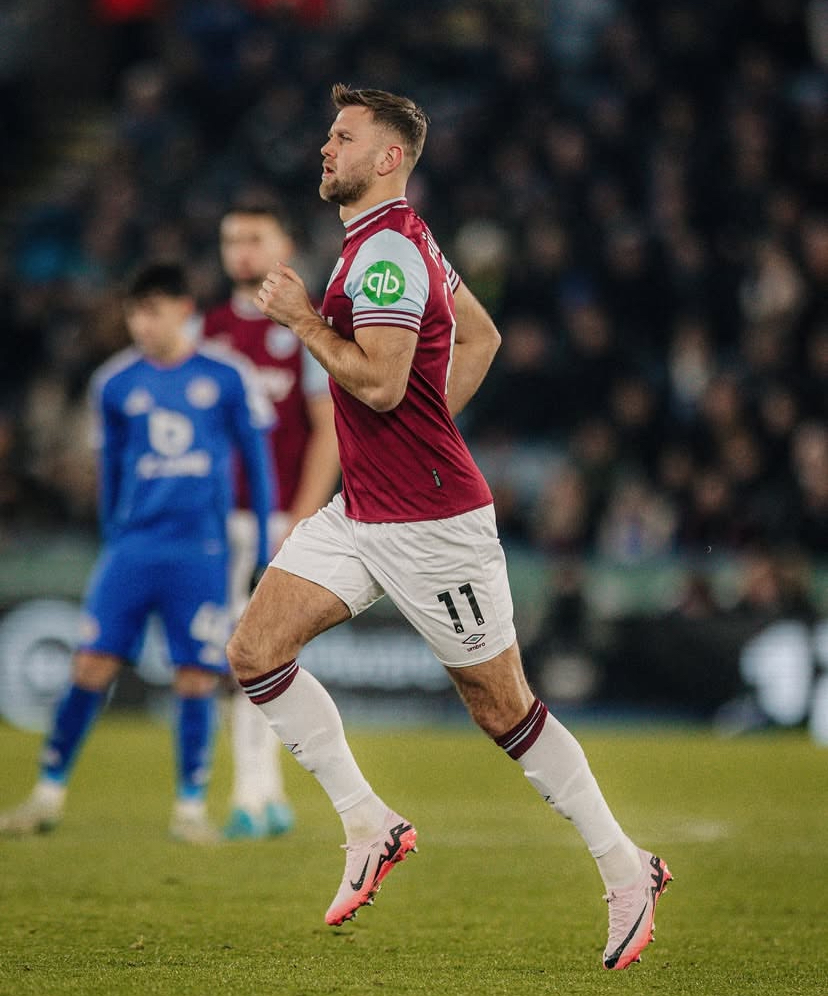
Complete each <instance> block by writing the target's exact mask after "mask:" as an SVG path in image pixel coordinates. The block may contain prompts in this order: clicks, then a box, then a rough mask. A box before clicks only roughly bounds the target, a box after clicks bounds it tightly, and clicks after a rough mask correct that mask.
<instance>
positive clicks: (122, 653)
mask: <svg viewBox="0 0 828 996" xmlns="http://www.w3.org/2000/svg"><path fill="white" fill-rule="evenodd" d="M193 312H194V301H193V298H192V297H191V295H190V293H189V290H188V287H187V282H186V277H185V274H184V271H183V269H182V268H181V267H180V266H178V265H174V264H166V263H154V264H150V265H148V266H146V267H144V268H143V269H142V270H140V271H139V272H138V273H137V274H136V275H135V276H134V278H133V279H132V281H131V283H130V286H129V288H128V290H127V293H126V298H125V314H126V322H127V326H128V328H129V332H130V335H131V337H132V339H133V342H134V344H135V345H134V347H132V348H129V349H126V350H124V351H122V352H121V353H118V354H117V355H116V356H114V357H112V358H111V359H110V360H109V361H107V362H106V363H105V364H104V365H103V366H102V367H101V368H100V369H99V370H98V371H97V372H96V374H95V375H94V377H93V381H92V396H93V401H94V404H95V409H96V415H97V417H98V420H99V423H100V447H101V449H100V461H99V473H100V496H99V517H100V521H101V528H102V532H103V537H104V541H105V546H104V549H103V550H102V552H101V555H100V557H99V559H98V562H97V565H96V567H95V570H94V572H93V575H92V577H91V579H90V582H89V587H88V591H87V595H86V601H85V613H84V621H83V624H82V633H81V636H80V640H79V644H78V648H77V651H76V654H75V658H74V664H73V675H72V683H71V685H70V687H69V688H68V690H67V691H66V693H65V694H64V696H63V698H62V699H61V700H60V702H59V703H58V705H57V708H56V711H55V715H54V720H53V724H52V729H51V731H50V732H49V734H48V736H47V738H46V742H45V745H44V749H43V753H42V756H41V761H40V777H39V779H38V781H37V783H36V785H35V787H34V790H33V792H32V794H31V795H30V796H29V798H28V799H27V800H26V801H25V802H24V803H23V804H22V805H20V806H18V807H17V808H16V809H12V810H10V811H8V812H6V813H2V814H0V832H2V833H5V834H24V835H25V834H32V833H38V832H41V831H44V830H49V829H51V828H52V827H54V826H55V825H56V824H57V823H58V822H59V821H60V819H61V817H62V815H63V809H64V801H65V796H66V786H67V782H68V779H69V775H70V773H71V770H72V767H73V764H74V762H75V760H76V759H77V756H78V753H79V750H80V748H81V746H82V744H83V741H84V739H85V737H86V735H87V733H88V732H89V730H90V728H91V726H92V725H93V723H94V722H95V720H96V718H97V716H98V714H99V712H100V709H101V706H102V705H103V703H104V701H105V699H106V695H107V691H108V689H109V687H110V685H111V684H112V682H113V680H114V679H115V677H116V675H117V673H118V671H119V669H120V667H121V665H122V663H124V662H127V661H133V660H135V658H136V656H137V653H138V652H139V651H140V647H141V641H142V638H143V633H144V629H145V625H146V622H147V618H148V616H149V614H150V613H157V614H158V615H159V616H160V617H161V619H162V621H163V623H164V629H165V631H166V636H167V641H168V644H169V655H170V659H171V661H172V663H173V665H174V667H175V698H176V752H177V784H176V798H175V804H174V807H173V812H172V819H171V822H170V832H171V834H172V835H173V836H174V837H175V838H177V839H179V840H183V841H187V842H190V843H211V842H214V841H218V840H219V839H220V835H219V834H218V832H217V830H216V829H215V828H214V827H213V826H212V825H211V823H210V822H209V820H208V818H207V813H206V805H205V795H206V790H207V784H208V780H209V775H210V766H211V759H212V747H213V738H214V728H215V721H214V712H215V695H216V688H217V684H218V678H219V675H220V674H222V673H223V672H225V671H226V670H227V662H226V660H225V656H224V643H225V641H226V638H227V631H228V624H229V616H228V607H227V576H228V540H227V519H228V515H229V513H230V510H231V508H232V495H233V454H234V452H236V451H237V452H238V453H240V454H241V457H242V460H243V463H244V468H245V471H246V475H247V480H248V483H249V486H250V496H251V508H252V510H253V512H254V513H255V517H256V520H257V522H258V535H259V541H258V549H257V553H256V573H258V571H260V570H261V569H263V568H264V567H265V566H266V565H267V563H268V560H269V557H268V549H267V519H268V514H269V512H270V509H271V507H272V487H273V485H272V480H273V476H272V475H273V470H272V466H271V462H270V458H269V455H268V452H267V449H266V445H265V436H266V430H267V429H268V428H269V427H270V425H271V423H272V421H273V408H272V405H271V404H270V402H269V401H268V399H267V398H266V397H265V396H264V394H263V393H262V392H261V390H260V388H259V384H258V381H257V379H256V374H255V370H254V368H253V367H252V365H251V364H249V363H248V361H247V360H246V359H245V358H244V357H241V356H239V355H237V354H233V353H231V352H228V351H227V350H223V349H219V348H216V347H212V346H210V345H203V344H202V345H198V346H196V345H195V344H194V342H193V337H192V334H191V332H190V330H189V328H188V323H189V321H190V319H191V317H192V315H193ZM251 580H252V579H251Z"/></svg>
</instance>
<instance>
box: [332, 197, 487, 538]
mask: <svg viewBox="0 0 828 996" xmlns="http://www.w3.org/2000/svg"><path fill="white" fill-rule="evenodd" d="M459 284H460V278H459V277H458V276H457V274H456V273H455V271H454V269H453V268H452V266H451V265H450V264H449V263H448V261H447V260H446V259H445V258H444V257H443V254H442V252H441V251H440V249H439V248H438V246H437V244H436V242H435V241H434V238H433V236H432V234H431V232H430V231H429V229H428V227H427V226H426V224H425V222H423V220H422V219H421V218H420V217H418V215H417V214H416V213H415V212H414V211H413V210H412V208H411V207H410V206H409V205H408V202H407V201H406V200H405V199H404V198H399V199H396V200H392V201H385V202H384V203H382V204H379V205H377V206H376V207H374V208H371V209H370V210H368V211H366V212H363V213H362V214H361V215H358V216H357V217H355V218H352V219H351V220H350V221H348V222H347V223H346V225H345V241H344V244H343V249H342V255H341V256H340V258H339V260H338V261H337V264H336V266H335V268H334V271H333V274H332V275H331V279H330V281H329V283H328V288H327V291H326V292H325V298H324V300H323V302H322V309H321V312H322V315H323V317H324V318H325V320H326V321H328V322H329V324H330V325H331V326H332V327H333V329H334V330H335V331H336V332H337V333H338V334H339V335H341V336H342V337H343V338H345V339H353V338H354V334H355V332H358V331H359V329H361V328H368V327H372V326H396V327H399V328H405V329H410V330H411V331H412V332H413V333H415V334H416V335H417V339H418V341H417V348H416V351H415V353H414V360H413V363H412V367H411V374H410V377H409V380H408V386H407V388H406V392H405V396H404V397H403V399H402V401H401V402H400V404H399V405H398V406H397V407H396V408H394V409H393V410H392V411H389V412H375V411H374V410H373V409H372V408H370V407H369V406H368V405H366V404H364V403H363V402H361V401H359V400H358V399H357V398H355V397H354V396H353V395H351V394H349V393H348V392H347V391H346V390H344V388H342V387H340V386H339V385H338V384H336V383H335V382H333V381H331V394H332V396H333V400H334V410H335V415H336V428H337V437H338V439H339V456H340V462H341V464H342V482H343V494H344V498H345V508H346V512H347V514H348V515H349V516H350V517H351V518H354V519H358V520H360V521H362V522H417V521H421V520H425V519H442V518H448V517H450V516H454V515H459V514H461V513H462V512H468V511H471V510H472V509H474V508H480V507H482V506H483V505H487V504H489V503H490V502H491V501H492V496H491V493H490V491H489V488H488V486H487V484H486V482H485V480H484V479H483V476H482V474H481V473H480V471H479V469H478V468H477V466H476V464H475V462H474V460H473V459H472V457H471V454H470V453H469V451H468V448H467V446H466V444H465V442H464V441H463V438H462V436H461V435H460V432H459V430H458V429H457V426H456V425H455V424H454V420H453V419H452V417H451V415H450V413H449V410H448V406H447V403H446V389H447V385H448V378H449V374H450V371H451V362H452V352H453V348H454V334H455V311H454V291H455V290H456V288H457V287H458V286H459Z"/></svg>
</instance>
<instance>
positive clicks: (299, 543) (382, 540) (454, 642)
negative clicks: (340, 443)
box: [271, 494, 515, 667]
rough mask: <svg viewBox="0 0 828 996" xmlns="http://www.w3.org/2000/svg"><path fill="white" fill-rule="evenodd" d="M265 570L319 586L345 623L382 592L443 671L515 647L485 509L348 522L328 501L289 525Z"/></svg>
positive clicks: (341, 508)
mask: <svg viewBox="0 0 828 996" xmlns="http://www.w3.org/2000/svg"><path fill="white" fill-rule="evenodd" d="M271 564H272V566H273V567H279V568H281V569H282V570H284V571H288V572H289V573H290V574H296V575H298V576H299V577H301V578H305V579H306V580H308V581H313V582H315V583H316V584H318V585H321V586H322V587H323V588H327V589H328V591H331V592H333V593H334V594H335V595H336V596H337V597H339V598H341V599H342V601H343V602H344V603H345V604H346V605H347V606H348V608H349V609H350V611H351V615H352V616H357V615H359V613H360V612H364V611H365V609H367V608H368V607H369V606H370V605H373V603H374V602H376V601H377V599H379V598H381V597H382V596H383V595H384V594H387V595H388V597H389V598H390V599H391V601H392V602H393V603H394V604H395V605H396V606H397V608H398V609H399V610H400V612H401V613H402V614H403V616H405V618H406V619H407V620H408V621H409V622H410V623H411V625H412V626H413V627H414V628H415V629H416V630H417V632H418V633H420V634H421V635H422V637H423V639H424V640H425V641H426V643H427V644H428V646H429V647H430V648H431V650H432V652H433V653H434V656H435V657H436V658H437V659H438V660H439V661H441V662H442V663H443V664H445V665H446V666H447V667H466V666H468V665H469V664H478V663H480V662H481V661H487V660H491V658H492V657H496V656H497V655H498V654H499V653H501V652H502V651H503V650H506V649H507V648H508V647H510V646H511V645H512V643H514V641H515V627H514V622H513V619H512V616H513V608H512V595H511V592H510V590H509V579H508V576H507V573H506V558H505V557H504V555H503V549H502V547H501V545H500V540H499V539H498V536H497V525H496V522H495V515H494V509H493V507H492V506H491V505H486V506H485V507H483V508H478V509H475V510H474V511H472V512H464V513H463V514H462V515H456V516H453V517H452V518H450V519H433V520H428V521H424V522H357V521H355V520H354V519H349V518H348V517H347V516H346V515H345V502H344V499H343V498H342V495H341V494H337V495H335V496H334V498H333V499H332V501H331V502H330V503H329V504H328V505H326V506H325V507H324V508H322V509H320V510H319V511H318V512H317V513H316V514H315V515H312V516H310V518H308V519H305V520H304V521H302V522H300V523H299V524H298V525H297V526H296V528H295V529H294V530H293V532H292V533H291V534H290V536H289V537H288V538H287V539H286V540H285V542H284V544H283V545H282V547H281V549H280V550H279V552H278V553H277V554H276V556H275V557H274V558H273V560H272V562H271Z"/></svg>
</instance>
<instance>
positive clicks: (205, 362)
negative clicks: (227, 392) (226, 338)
mask: <svg viewBox="0 0 828 996" xmlns="http://www.w3.org/2000/svg"><path fill="white" fill-rule="evenodd" d="M194 359H195V360H196V363H197V364H198V365H199V366H200V367H201V373H202V374H204V375H208V376H214V377H216V378H217V379H218V380H219V381H220V382H221V383H223V384H225V385H227V386H228V387H229V386H233V385H241V386H242V387H243V388H244V389H245V391H247V390H248V389H249V388H250V387H251V386H254V385H259V378H260V374H259V372H258V370H257V368H256V364H255V363H253V361H252V360H251V359H250V358H249V357H247V356H245V355H244V353H240V352H239V351H238V350H235V349H232V348H231V347H230V346H227V345H226V344H224V343H221V342H216V343H213V342H201V343H199V346H198V349H197V350H196V352H195V356H194Z"/></svg>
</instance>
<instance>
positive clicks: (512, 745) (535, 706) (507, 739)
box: [494, 699, 549, 761]
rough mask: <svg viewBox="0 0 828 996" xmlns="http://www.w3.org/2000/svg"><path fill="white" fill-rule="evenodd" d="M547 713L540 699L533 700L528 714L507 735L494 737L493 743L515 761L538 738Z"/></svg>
mask: <svg viewBox="0 0 828 996" xmlns="http://www.w3.org/2000/svg"><path fill="white" fill-rule="evenodd" d="M548 713H549V710H548V709H547V708H546V706H545V705H544V704H543V702H541V700H540V699H535V701H534V702H533V703H532V706H531V708H530V709H529V712H528V713H527V714H526V715H525V716H524V718H523V719H522V720H521V721H520V722H519V723H518V724H517V726H515V727H513V728H512V729H511V730H509V731H508V732H507V733H503V734H501V736H499V737H495V738H494V742H495V743H496V744H497V746H498V747H502V748H503V749H504V750H505V751H506V753H507V754H508V755H509V757H511V758H512V760H513V761H517V759H518V758H519V757H522V756H523V755H524V754H525V753H526V751H527V750H529V748H530V747H531V746H532V744H533V743H534V742H535V741H536V740H537V739H538V737H539V736H540V732H541V730H542V729H543V724H544V723H545V722H546V717H547V715H548Z"/></svg>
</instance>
